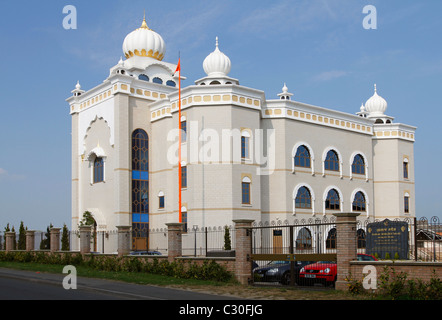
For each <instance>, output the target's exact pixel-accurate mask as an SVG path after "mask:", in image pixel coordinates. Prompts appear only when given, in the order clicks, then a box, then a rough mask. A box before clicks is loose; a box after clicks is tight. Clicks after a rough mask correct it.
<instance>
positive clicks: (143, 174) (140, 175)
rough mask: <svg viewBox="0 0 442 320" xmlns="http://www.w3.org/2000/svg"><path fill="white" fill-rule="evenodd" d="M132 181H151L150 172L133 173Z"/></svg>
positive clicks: (134, 171) (135, 171)
mask: <svg viewBox="0 0 442 320" xmlns="http://www.w3.org/2000/svg"><path fill="white" fill-rule="evenodd" d="M132 179H133V180H149V172H148V171H137V170H133V171H132Z"/></svg>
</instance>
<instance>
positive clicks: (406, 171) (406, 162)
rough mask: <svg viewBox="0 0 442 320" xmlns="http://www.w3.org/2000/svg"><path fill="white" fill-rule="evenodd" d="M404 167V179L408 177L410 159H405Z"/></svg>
mask: <svg viewBox="0 0 442 320" xmlns="http://www.w3.org/2000/svg"><path fill="white" fill-rule="evenodd" d="M403 169H404V179H408V159H405V160H404V162H403Z"/></svg>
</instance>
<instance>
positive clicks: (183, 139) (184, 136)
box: [181, 117, 187, 142]
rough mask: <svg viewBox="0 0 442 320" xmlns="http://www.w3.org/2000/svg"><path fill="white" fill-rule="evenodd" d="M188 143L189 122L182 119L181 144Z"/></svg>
mask: <svg viewBox="0 0 442 320" xmlns="http://www.w3.org/2000/svg"><path fill="white" fill-rule="evenodd" d="M186 141H187V121H186V118H185V117H182V118H181V142H186Z"/></svg>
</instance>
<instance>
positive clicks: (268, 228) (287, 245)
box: [251, 217, 336, 285]
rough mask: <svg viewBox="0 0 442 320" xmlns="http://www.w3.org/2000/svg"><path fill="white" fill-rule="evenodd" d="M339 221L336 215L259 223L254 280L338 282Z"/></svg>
mask: <svg viewBox="0 0 442 320" xmlns="http://www.w3.org/2000/svg"><path fill="white" fill-rule="evenodd" d="M335 221H336V220H335V217H332V218H330V219H327V218H326V217H324V219H308V220H305V219H302V220H295V221H294V223H293V224H289V222H288V221H287V220H286V221H285V222H281V221H279V222H278V223H274V222H272V223H270V224H269V223H264V224H263V223H259V224H256V223H255V224H254V225H253V227H252V239H251V240H252V255H251V259H252V263H253V267H252V277H251V278H252V279H253V280H252V281H253V283H254V284H277V285H280V284H283V285H313V284H315V283H317V282H323V283H324V284H334V281H335V280H336V278H335V277H336V263H335V261H336V223H335ZM318 262H320V263H319V264H318ZM321 270H322V271H321Z"/></svg>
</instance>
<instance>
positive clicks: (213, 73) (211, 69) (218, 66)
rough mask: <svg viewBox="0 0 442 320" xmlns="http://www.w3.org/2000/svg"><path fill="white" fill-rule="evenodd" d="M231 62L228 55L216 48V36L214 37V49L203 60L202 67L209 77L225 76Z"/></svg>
mask: <svg viewBox="0 0 442 320" xmlns="http://www.w3.org/2000/svg"><path fill="white" fill-rule="evenodd" d="M231 67H232V64H231V62H230V59H229V57H228V56H226V55H225V54H224V53H222V52H221V51H220V50H219V48H218V37H216V49H215V51H213V52H212V53H211V54H209V55H208V56H207V58H206V59H205V60H204V63H203V68H204V71H205V72H206V74H207V75H208V76H209V77H220V76H221V77H222V76H227V74H228V73H229V72H230V69H231Z"/></svg>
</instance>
